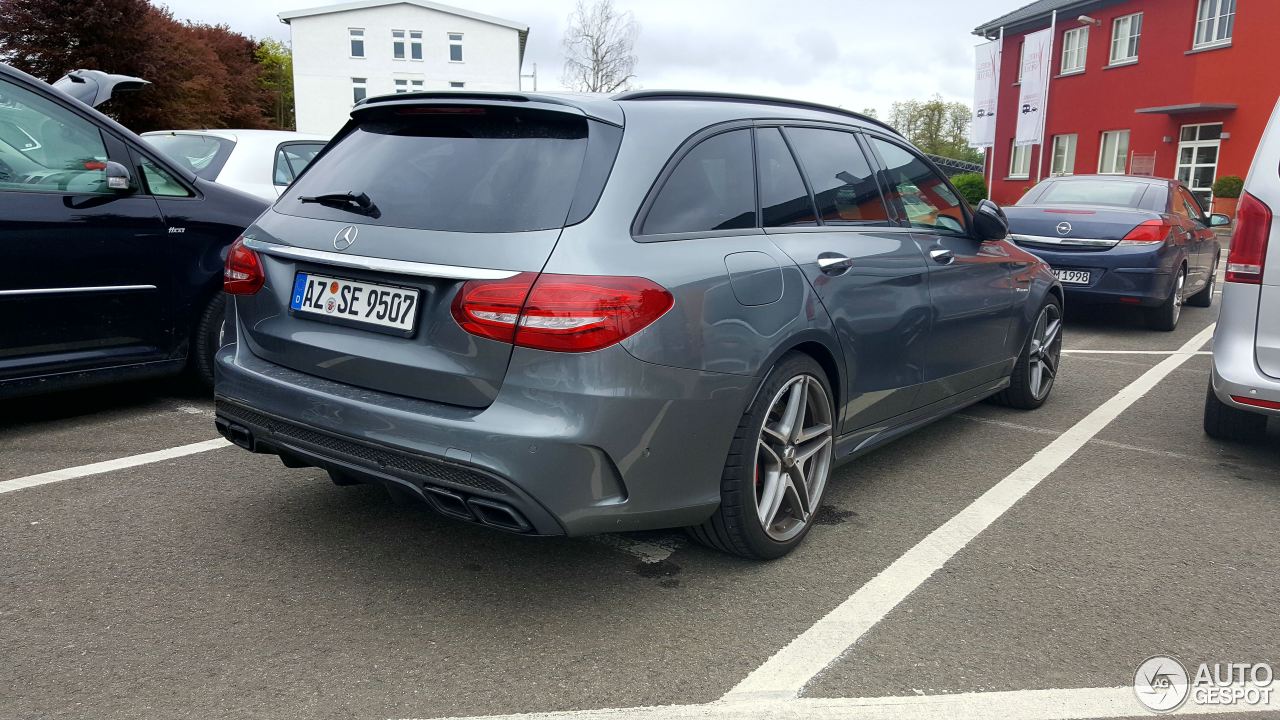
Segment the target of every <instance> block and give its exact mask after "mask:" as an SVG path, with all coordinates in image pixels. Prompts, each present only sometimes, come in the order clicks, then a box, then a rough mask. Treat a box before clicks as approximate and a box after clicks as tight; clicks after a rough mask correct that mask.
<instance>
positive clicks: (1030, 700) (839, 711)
mask: <svg viewBox="0 0 1280 720" xmlns="http://www.w3.org/2000/svg"><path fill="white" fill-rule="evenodd" d="M1238 687H1240V688H1241V689H1242V690H1247V689H1248V688H1246V687H1244V686H1238ZM1233 689H1235V686H1233V687H1228V688H1224V690H1226V691H1227V692H1230V691H1231V690H1233ZM1277 709H1280V700H1277V697H1276V695H1275V693H1272V694H1270V695H1269V696H1268V699H1267V702H1265V703H1258V704H1256V705H1244V704H1240V705H1195V704H1193V703H1191V702H1188V703H1187V704H1185V705H1183V706H1182V707H1181V708H1179V709H1178V710H1177V711H1176V712H1172V713H1165V715H1175V716H1192V715H1216V714H1222V713H1250V712H1271V711H1274V710H1277ZM1148 714H1149V711H1148V710H1147V709H1146V708H1144V707H1143V706H1142V705H1141V704H1139V703H1138V699H1137V696H1136V695H1134V692H1133V688H1131V687H1114V688H1071V689H1067V690H1015V691H1009V692H981V693H955V694H950V695H915V696H905V697H878V698H833V699H824V698H803V699H797V700H774V701H768V702H758V701H739V702H725V701H723V700H721V701H718V702H713V703H708V704H705V705H659V706H655V707H638V708H626V709H607V710H571V711H568V712H550V713H523V714H515V715H490V716H486V717H483V718H472V719H471V720H711V719H714V720H757V719H759V720H764V719H766V718H767V719H768V720H828V719H829V720H1005V718H1018V720H1073V719H1074V720H1085V719H1089V718H1096V719H1098V720H1101V719H1102V718H1119V717H1132V716H1137V715H1148ZM447 720H461V719H459V718H449V719H447Z"/></svg>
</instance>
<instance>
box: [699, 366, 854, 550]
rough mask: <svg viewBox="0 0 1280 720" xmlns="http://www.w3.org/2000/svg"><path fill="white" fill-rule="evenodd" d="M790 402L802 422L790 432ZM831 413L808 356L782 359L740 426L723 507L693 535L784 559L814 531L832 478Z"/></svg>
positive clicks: (827, 389)
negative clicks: (788, 418)
mask: <svg viewBox="0 0 1280 720" xmlns="http://www.w3.org/2000/svg"><path fill="white" fill-rule="evenodd" d="M797 393H798V395H797ZM797 397H798V398H800V399H799V400H795V399H794V398H797ZM793 402H794V403H795V404H796V405H797V406H798V407H797V409H796V410H795V411H794V413H792V414H793V415H794V416H798V420H797V421H794V422H791V423H790V425H791V427H789V428H788V427H786V424H787V422H786V417H787V415H788V414H789V413H790V412H791V406H792V403H793ZM834 408H835V402H834V400H833V399H832V394H831V383H830V382H829V381H828V379H827V374H826V373H825V372H823V370H822V366H821V365H819V364H818V362H817V361H816V360H814V359H813V358H811V357H809V356H808V355H804V354H800V353H792V354H789V355H786V356H784V357H783V358H782V360H780V361H779V362H778V364H777V365H776V366H775V367H774V368H773V370H772V371H771V372H770V373H769V376H768V378H767V379H766V380H765V382H764V384H763V385H762V386H761V387H760V390H759V392H758V393H757V394H756V398H755V400H753V401H752V403H751V406H750V407H748V408H747V410H746V412H744V413H743V415H742V420H741V421H740V422H739V423H738V428H737V431H736V432H735V433H734V436H733V443H732V444H731V445H730V446H729V456H728V457H727V458H726V459H725V465H724V472H723V473H722V475H721V478H720V507H719V508H718V509H717V510H716V512H715V514H714V515H712V516H711V518H710V519H708V520H707V521H706V522H704V523H703V524H702V525H699V526H697V527H692V528H689V529H688V531H689V534H690V535H691V536H692V537H693V538H694V539H695V540H697V541H698V542H700V543H702V544H704V545H707V546H710V547H713V548H715V549H717V550H721V551H723V552H727V553H732V554H734V555H740V556H742V557H745V558H751V559H754V560H772V559H775V558H780V557H782V556H783V555H786V554H787V553H789V552H791V551H792V550H793V549H795V547H796V546H797V545H799V544H800V543H801V541H803V540H804V538H805V536H806V535H808V533H809V530H810V529H811V528H812V527H813V520H814V517H815V516H816V514H817V510H818V507H819V505H820V503H821V502H822V494H823V491H824V490H825V489H826V485H827V482H828V481H829V479H830V473H831V460H832V458H833V455H834V448H835V435H834V429H835V410H834ZM766 423H767V424H768V428H766ZM824 427H825V430H824V429H823V428H824ZM815 433H816V434H815ZM806 453H808V454H806ZM769 465H773V469H770V467H769ZM802 488H803V493H804V496H805V497H804V498H802V497H801V492H802ZM774 489H776V490H777V491H776V492H772V490H774ZM766 493H768V495H767V496H765V494H766ZM762 503H765V505H763V506H762ZM766 515H767V516H768V517H767V518H764V519H762V516H766Z"/></svg>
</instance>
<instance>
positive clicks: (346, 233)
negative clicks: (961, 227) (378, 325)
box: [333, 225, 1071, 252]
mask: <svg viewBox="0 0 1280 720" xmlns="http://www.w3.org/2000/svg"><path fill="white" fill-rule="evenodd" d="M1067 227H1068V228H1070V227H1071V226H1070V225H1068V226H1067ZM1059 229H1061V228H1059ZM359 234H360V228H358V227H356V226H355V225H348V226H346V227H344V228H342V229H341V230H339V231H338V234H337V235H334V236H333V249H334V250H337V251H338V252H342V251H343V250H346V249H347V248H349V247H351V246H352V245H354V244H355V242H356V236H357V235H359Z"/></svg>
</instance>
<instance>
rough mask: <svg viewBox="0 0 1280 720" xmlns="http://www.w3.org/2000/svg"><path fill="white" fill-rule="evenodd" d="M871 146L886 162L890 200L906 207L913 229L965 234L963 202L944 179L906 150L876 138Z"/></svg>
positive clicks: (872, 139) (903, 207)
mask: <svg viewBox="0 0 1280 720" xmlns="http://www.w3.org/2000/svg"><path fill="white" fill-rule="evenodd" d="M871 145H872V146H873V147H874V148H875V149H876V152H878V153H879V154H880V157H881V158H882V159H883V160H884V166H885V177H886V180H887V184H888V187H889V194H890V198H889V199H890V200H891V201H894V202H898V203H900V204H901V205H902V209H903V211H904V212H905V213H906V215H907V220H908V221H909V222H910V224H911V227H917V228H927V229H929V230H933V231H936V232H945V233H949V234H952V235H963V234H965V228H964V208H963V206H962V205H961V202H960V198H958V197H956V194H955V193H954V192H953V191H952V190H951V187H950V186H949V185H947V181H946V180H945V179H943V177H942V176H941V175H939V174H938V173H937V172H935V171H934V170H933V169H932V168H930V167H929V165H928V163H926V162H925V161H924V159H923V158H921V157H919V156H917V155H916V154H915V153H913V152H910V151H909V150H907V149H906V148H903V147H901V146H899V145H895V144H894V143H891V142H887V141H885V140H881V139H880V138H876V137H873V138H871Z"/></svg>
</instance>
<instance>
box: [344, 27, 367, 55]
mask: <svg viewBox="0 0 1280 720" xmlns="http://www.w3.org/2000/svg"><path fill="white" fill-rule="evenodd" d="M347 35H348V37H350V39H351V57H353V58H362V57H364V28H347Z"/></svg>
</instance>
